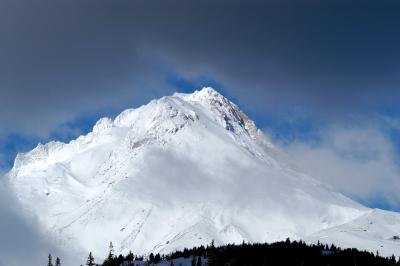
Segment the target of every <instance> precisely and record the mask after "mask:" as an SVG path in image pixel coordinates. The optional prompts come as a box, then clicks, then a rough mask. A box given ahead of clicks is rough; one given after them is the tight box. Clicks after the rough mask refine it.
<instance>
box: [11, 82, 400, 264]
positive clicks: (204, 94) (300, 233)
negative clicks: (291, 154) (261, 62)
mask: <svg viewBox="0 0 400 266" xmlns="http://www.w3.org/2000/svg"><path fill="white" fill-rule="evenodd" d="M316 163H317V162H316ZM6 180H7V182H8V185H9V187H10V189H11V190H12V191H13V193H15V195H16V197H17V198H18V199H19V201H20V202H21V203H22V205H23V206H24V207H26V210H29V211H32V212H33V213H34V214H36V215H37V217H38V219H39V221H40V224H41V225H42V226H43V229H44V230H46V231H48V232H50V235H51V237H52V238H53V240H54V241H56V242H57V243H58V244H59V245H61V246H64V247H67V248H68V249H69V250H72V251H71V252H80V251H83V252H85V253H86V252H89V250H90V251H93V252H94V254H95V255H97V256H99V257H101V256H105V254H106V252H107V251H106V249H107V243H109V241H112V242H113V243H114V246H115V248H116V251H117V252H123V253H126V252H128V251H129V250H132V251H133V252H134V253H136V254H145V253H149V252H164V253H166V252H169V251H172V250H176V249H183V248H184V247H191V246H195V245H200V244H208V243H210V242H211V240H214V241H215V242H216V244H225V243H241V242H242V241H246V242H270V241H277V240H284V239H285V238H287V237H290V238H291V239H302V240H305V241H309V242H316V241H318V240H320V241H321V242H323V243H332V242H334V243H336V244H338V245H341V246H342V247H356V248H361V249H368V250H370V251H373V252H375V251H376V250H379V252H380V254H381V255H391V254H392V253H394V254H395V255H400V241H399V240H396V237H395V236H398V235H400V215H399V214H398V213H394V212H388V211H382V210H377V209H369V208H366V207H364V206H362V205H360V204H358V203H356V202H354V201H353V200H351V199H349V198H347V197H345V196H343V195H342V194H340V193H337V192H335V191H333V190H332V189H331V188H330V187H329V186H327V185H324V184H322V183H320V182H318V181H317V180H316V179H314V178H313V177H311V176H309V175H307V174H305V173H303V172H301V171H300V170H298V168H297V167H296V166H295V162H291V161H290V160H289V159H288V158H287V157H286V156H285V154H284V152H283V151H280V150H279V149H278V148H277V147H275V146H274V145H273V144H272V143H271V142H270V141H269V140H268V138H267V137H265V136H264V135H263V133H262V132H261V131H260V130H259V129H257V127H256V125H255V124H254V122H253V121H251V120H250V119H249V117H247V116H246V115H245V114H244V113H243V112H242V111H241V110H240V109H239V108H238V106H237V105H235V104H234V103H232V102H230V101H229V100H228V99H226V98H225V97H224V96H222V95H221V94H219V93H218V92H216V91H215V90H213V89H212V88H204V89H202V90H200V91H196V92H194V93H192V94H181V93H176V94H174V95H173V96H168V97H163V98H161V99H158V100H153V101H151V102H150V103H148V104H147V105H144V106H141V107H139V108H137V109H128V110H125V111H123V112H122V113H121V114H120V115H118V116H117V117H116V118H115V119H114V120H112V119H109V118H102V119H100V120H99V121H98V122H97V123H96V125H95V126H94V127H93V131H92V132H90V133H89V134H87V135H85V136H80V137H79V138H77V139H76V140H73V141H71V142H70V143H67V144H65V143H61V142H50V143H47V144H45V145H42V144H39V145H38V146H37V147H36V148H35V149H33V150H32V151H30V152H27V153H23V154H18V155H17V158H16V159H15V163H14V167H13V168H12V170H11V171H10V172H9V173H8V174H7V179H6Z"/></svg>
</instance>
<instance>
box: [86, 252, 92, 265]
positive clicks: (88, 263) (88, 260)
mask: <svg viewBox="0 0 400 266" xmlns="http://www.w3.org/2000/svg"><path fill="white" fill-rule="evenodd" d="M86 266H94V258H93V255H92V252H90V253H89V256H88V258H87V261H86Z"/></svg>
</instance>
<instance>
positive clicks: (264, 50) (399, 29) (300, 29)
mask: <svg viewBox="0 0 400 266" xmlns="http://www.w3.org/2000/svg"><path fill="white" fill-rule="evenodd" d="M0 5H1V6H0V18H1V21H0V22H1V23H0V37H1V38H2V41H1V42H0V59H1V60H0V62H2V63H0V93H1V95H0V108H1V109H0V122H1V125H2V126H1V127H0V169H1V171H2V172H5V171H7V170H8V169H9V168H10V167H11V165H12V161H13V158H14V157H15V155H16V153H17V152H24V151H27V150H30V149H32V148H33V147H35V146H36V145H37V143H38V142H47V141H49V140H61V141H69V140H71V139H73V138H75V137H76V136H78V135H80V134H85V133H87V132H89V131H90V130H91V128H92V126H93V125H94V123H95V122H96V121H97V120H98V119H99V118H100V117H103V116H109V117H114V116H115V115H117V114H118V113H119V112H121V111H122V110H124V109H126V108H132V107H137V106H139V105H142V104H145V103H147V102H148V101H150V100H151V99H154V98H158V97H162V96H165V95H171V94H172V93H173V92H175V91H181V92H192V91H193V90H194V89H198V88H200V87H202V86H205V85H207V86H213V87H215V88H216V89H217V90H219V91H220V92H221V93H222V94H224V95H225V96H227V97H228V98H229V99H231V100H232V101H234V102H236V103H237V104H238V105H239V106H240V107H241V108H242V109H243V110H244V111H245V112H246V113H247V114H248V115H249V116H250V117H252V118H253V119H254V120H255V121H256V123H257V125H258V126H259V127H260V128H261V129H262V130H263V131H264V132H265V133H266V134H267V135H269V136H270V137H271V138H272V139H273V141H274V142H275V143H276V144H277V145H278V146H280V147H281V148H282V149H285V151H286V152H287V153H288V154H289V155H290V156H292V157H293V159H294V160H296V161H298V162H299V163H300V164H301V166H302V167H304V169H305V170H306V171H308V172H310V173H311V174H312V175H314V176H318V178H320V179H321V180H322V181H324V182H326V183H328V184H330V185H332V186H333V187H334V188H335V189H336V190H339V191H341V192H342V193H345V194H346V195H349V196H351V197H352V198H354V199H357V200H359V201H361V202H363V203H365V204H367V205H368V206H371V207H384V208H387V209H393V210H400V198H399V196H398V195H397V194H398V193H397V191H398V189H399V188H400V171H399V169H398V167H399V166H398V161H399V154H400V108H399V106H400V89H399V85H400V75H399V70H400V52H399V49H398V47H400V17H399V16H398V14H399V12H400V3H399V2H398V1H386V0H384V1H379V2H377V1H376V2H372V1H359V2H358V1H352V2H351V3H350V2H348V1H329V0H328V1H323V2H322V1H313V0H310V1H300V2H299V1H290V0H288V1H280V2H277V1H248V2H247V3H246V5H245V6H243V3H242V2H241V1H229V2H228V1H216V2H215V1H202V2H194V1H184V2H180V1H174V2H172V3H168V4H166V3H157V4H156V5H155V4H154V3H152V1H146V2H135V1H125V0H122V1H120V3H119V4H118V5H116V4H114V5H112V4H110V2H109V1H107V0H100V1H85V2H82V1H75V0H71V1H60V2H59V3H57V4H55V3H54V2H52V1H49V0H39V1H36V2H35V3H34V4H33V3H32V2H31V1H28V0H19V1H2V3H1V4H0ZM165 10H168V12H165ZM149 14H151V15H149ZM324 169H329V173H326V172H327V171H324Z"/></svg>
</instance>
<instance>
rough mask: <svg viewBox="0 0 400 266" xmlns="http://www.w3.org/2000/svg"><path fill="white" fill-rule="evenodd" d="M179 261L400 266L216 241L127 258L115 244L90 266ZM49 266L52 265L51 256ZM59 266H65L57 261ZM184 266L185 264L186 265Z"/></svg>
mask: <svg viewBox="0 0 400 266" xmlns="http://www.w3.org/2000/svg"><path fill="white" fill-rule="evenodd" d="M177 258H186V259H187V258H191V266H205V265H207V266H239V265H240V266H294V265H298V266H328V265H329V266H400V258H399V259H398V260H396V258H395V256H394V255H392V256H390V257H384V256H381V255H379V252H378V251H377V252H376V253H372V252H368V251H360V250H357V249H355V248H347V249H342V248H340V247H336V246H335V245H333V244H332V245H330V246H329V245H326V244H322V243H320V242H318V243H317V244H306V243H305V242H303V241H291V240H290V239H289V238H288V239H286V241H280V242H275V243H253V244H250V243H245V242H243V243H242V244H228V245H223V246H218V247H216V246H215V245H214V241H212V242H211V243H210V244H209V245H207V246H199V247H194V248H190V249H188V248H185V249H183V250H180V251H175V252H172V253H170V254H159V253H156V254H154V253H150V254H149V255H148V256H146V257H144V256H139V255H134V254H133V253H132V252H131V251H130V252H129V253H128V254H127V255H125V256H123V255H122V254H119V255H115V252H114V247H113V244H112V242H110V245H109V253H108V256H107V258H105V259H104V261H103V262H102V263H100V264H96V263H95V262H94V258H93V254H92V253H91V252H90V253H89V256H88V258H87V260H86V264H85V265H86V266H121V265H124V266H137V265H148V266H152V265H156V264H157V263H159V262H161V261H167V262H168V265H170V266H180V265H173V260H174V259H177ZM47 266H54V265H53V264H52V257H51V255H49V257H48V264H47ZM55 266H61V262H60V259H59V258H57V259H56V264H55ZM182 266H183V265H182Z"/></svg>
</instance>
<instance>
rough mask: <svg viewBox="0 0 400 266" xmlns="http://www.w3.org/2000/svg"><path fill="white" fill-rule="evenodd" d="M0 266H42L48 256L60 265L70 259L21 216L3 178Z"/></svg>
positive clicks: (34, 221)
mask: <svg viewBox="0 0 400 266" xmlns="http://www.w3.org/2000/svg"><path fill="white" fill-rule="evenodd" d="M0 181H1V182H0V217H1V219H0V236H1V241H0V266H5V265H8V266H20V265H40V264H43V265H44V264H45V263H46V261H47V256H48V254H49V253H52V254H53V256H54V257H56V256H59V257H60V258H61V259H62V261H63V262H64V263H63V264H64V265H68V261H69V259H70V258H67V257H66V255H65V254H66V253H64V252H63V251H61V250H60V249H59V248H56V247H55V246H54V245H53V243H51V241H50V240H49V238H48V237H46V235H45V234H43V233H42V231H41V229H40V227H39V225H38V221H37V219H36V218H35V217H34V216H32V215H31V214H28V213H26V212H23V211H22V210H23V208H21V206H20V205H19V203H18V202H17V200H16V199H15V198H14V197H13V196H12V195H11V194H10V193H8V190H7V188H6V185H5V182H3V181H4V177H3V176H0Z"/></svg>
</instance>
